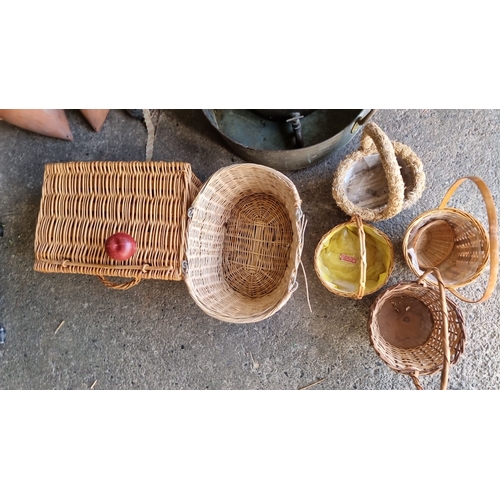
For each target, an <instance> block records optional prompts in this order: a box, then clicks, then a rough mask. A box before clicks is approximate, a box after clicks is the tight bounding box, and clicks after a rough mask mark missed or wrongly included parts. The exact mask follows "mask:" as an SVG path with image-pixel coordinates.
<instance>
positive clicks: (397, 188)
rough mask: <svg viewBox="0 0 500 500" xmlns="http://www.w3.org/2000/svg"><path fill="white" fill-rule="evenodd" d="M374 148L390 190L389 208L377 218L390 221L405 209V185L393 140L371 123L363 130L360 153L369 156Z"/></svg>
mask: <svg viewBox="0 0 500 500" xmlns="http://www.w3.org/2000/svg"><path fill="white" fill-rule="evenodd" d="M374 147H375V148H376V149H377V151H378V153H379V155H380V159H381V160H382V167H383V168H384V173H385V176H386V179H387V186H388V189H389V196H388V199H387V206H386V207H385V208H384V210H383V211H382V212H380V213H379V214H378V215H377V218H378V219H390V218H391V217H394V216H395V215H397V214H398V213H399V212H401V210H402V209H403V203H404V194H405V184H404V181H403V177H402V176H401V168H400V166H399V164H398V160H397V158H396V154H395V152H394V146H393V145H392V142H391V140H390V139H389V137H387V135H386V134H385V133H384V132H383V130H382V129H381V128H380V127H379V126H378V125H377V124H376V123H374V122H370V123H367V124H366V125H365V127H364V129H363V134H362V137H361V143H360V151H361V152H362V153H364V154H369V153H370V151H372V150H373V149H374Z"/></svg>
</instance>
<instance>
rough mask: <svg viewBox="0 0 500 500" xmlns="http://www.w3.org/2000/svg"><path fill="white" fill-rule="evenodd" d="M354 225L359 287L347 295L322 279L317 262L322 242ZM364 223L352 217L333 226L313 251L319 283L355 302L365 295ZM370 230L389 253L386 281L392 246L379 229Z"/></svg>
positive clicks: (390, 270)
mask: <svg viewBox="0 0 500 500" xmlns="http://www.w3.org/2000/svg"><path fill="white" fill-rule="evenodd" d="M353 223H354V224H356V226H357V228H358V236H359V251H360V276H359V285H358V289H357V291H356V292H354V293H349V292H345V291H343V290H339V289H338V288H336V287H335V286H333V285H332V284H331V283H329V282H328V281H326V280H324V279H323V277H322V276H321V272H320V270H319V267H318V262H319V258H320V252H321V246H322V244H323V241H325V240H326V239H327V238H328V237H329V236H330V235H331V234H332V233H335V232H337V231H338V230H339V229H341V228H342V227H343V226H348V225H352V224H353ZM364 225H365V224H364V223H363V221H362V219H361V217H360V216H359V215H354V216H353V217H352V218H351V220H350V221H348V222H345V223H344V224H340V225H338V226H335V227H334V228H333V229H331V230H330V231H328V232H327V233H326V234H325V235H323V237H322V238H321V239H320V241H319V243H318V244H317V245H316V250H315V251H314V270H315V271H316V274H317V276H318V278H319V280H320V281H321V283H322V284H323V285H324V286H325V287H326V288H327V289H328V290H329V291H330V292H332V293H335V294H337V295H341V296H343V297H348V298H351V299H355V300H360V299H362V298H363V297H364V296H365V295H366V294H365V291H366V265H367V264H366V234H365V230H364ZM371 228H372V229H373V230H374V231H375V232H376V233H377V234H378V235H379V236H381V237H382V238H383V239H384V241H385V242H386V244H387V246H388V248H389V250H390V252H391V260H390V265H389V269H388V271H387V279H389V276H390V274H391V273H392V270H393V268H394V255H393V246H392V243H391V241H390V239H389V238H388V237H387V235H386V234H384V233H383V232H382V231H380V230H379V229H377V228H375V227H374V226H371ZM386 282H387V280H386V281H385V282H383V283H380V285H379V286H378V287H377V288H376V289H374V290H372V291H371V292H370V294H371V293H375V292H376V291H377V290H380V288H382V287H383V286H384V285H385V283H386Z"/></svg>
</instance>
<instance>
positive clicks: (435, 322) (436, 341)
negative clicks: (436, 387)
mask: <svg viewBox="0 0 500 500" xmlns="http://www.w3.org/2000/svg"><path fill="white" fill-rule="evenodd" d="M430 273H433V274H434V276H435V278H436V280H437V283H438V287H436V286H435V285H432V284H430V283H427V282H426V277H427V276H428V275H429V274H430ZM368 331H369V334H370V342H371V344H372V346H373V348H374V349H375V352H376V353H377V354H378V355H379V356H380V358H381V359H382V360H383V361H384V362H385V363H387V365H388V366H389V367H390V368H391V369H393V370H394V371H396V372H398V373H402V374H405V375H409V376H410V377H411V378H412V380H413V382H414V384H415V386H416V388H417V389H422V388H423V387H422V385H421V384H420V380H419V377H420V376H421V375H432V374H433V373H436V372H438V371H441V389H446V388H447V385H448V374H449V369H450V365H453V364H455V363H456V362H457V360H458V358H459V356H460V355H461V354H462V353H463V351H464V345H465V324H464V318H463V315H462V312H461V311H460V309H459V308H458V307H457V306H456V304H454V303H453V302H452V301H451V300H450V299H448V298H447V297H446V290H445V287H444V284H443V281H442V279H441V276H440V274H439V271H438V270H437V269H435V268H431V269H428V270H427V271H426V272H425V273H424V274H423V275H422V276H421V277H420V279H419V280H418V281H416V282H410V283H399V284H397V285H395V286H392V287H391V288H388V289H387V290H386V291H385V292H383V293H382V294H381V295H380V296H379V297H377V299H376V300H375V302H374V303H373V305H372V307H371V310H370V315H369V319H368Z"/></svg>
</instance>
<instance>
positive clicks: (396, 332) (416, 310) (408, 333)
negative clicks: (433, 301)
mask: <svg viewBox="0 0 500 500" xmlns="http://www.w3.org/2000/svg"><path fill="white" fill-rule="evenodd" d="M378 323H379V327H380V333H381V335H382V337H384V339H385V340H386V341H387V342H389V343H390V344H391V345H393V346H394V347H398V348H401V349H412V348H414V347H418V346H421V345H423V344H425V343H426V342H427V341H428V340H429V338H430V337H431V334H432V330H433V328H434V321H433V319H432V315H431V312H430V311H429V308H428V307H427V306H426V305H425V304H424V303H423V302H421V301H420V300H418V299H416V298H415V297H411V296H408V295H397V296H394V297H392V298H391V300H388V301H386V302H385V303H384V304H383V305H382V307H381V309H380V313H379V319H378Z"/></svg>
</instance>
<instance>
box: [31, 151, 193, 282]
mask: <svg viewBox="0 0 500 500" xmlns="http://www.w3.org/2000/svg"><path fill="white" fill-rule="evenodd" d="M200 186H201V183H200V181H199V180H198V179H197V178H196V176H194V175H193V173H192V171H191V165H190V164H189V163H183V162H163V161H149V162H69V163H54V164H49V165H46V167H45V173H44V181H43V188H42V199H41V203H40V212H39V216H38V222H37V228H36V235H35V265H34V268H35V270H37V271H42V272H62V273H81V274H93V275H98V276H100V277H103V276H119V277H123V278H134V279H145V278H151V279H165V280H181V279H182V261H183V260H184V258H185V248H186V226H187V216H186V214H187V209H188V208H189V206H190V205H191V203H192V201H193V199H194V198H195V196H196V194H197V192H198V191H199V188H200ZM119 232H123V233H127V234H129V235H130V236H132V238H133V239H134V240H135V241H136V243H137V249H136V251H135V253H134V254H133V256H132V257H131V258H130V259H128V260H126V261H123V262H119V261H114V260H113V259H111V258H110V257H109V256H108V255H107V253H106V250H105V242H106V240H107V238H108V237H109V236H111V235H113V234H115V233H119ZM106 284H108V283H107V282H106Z"/></svg>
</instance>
